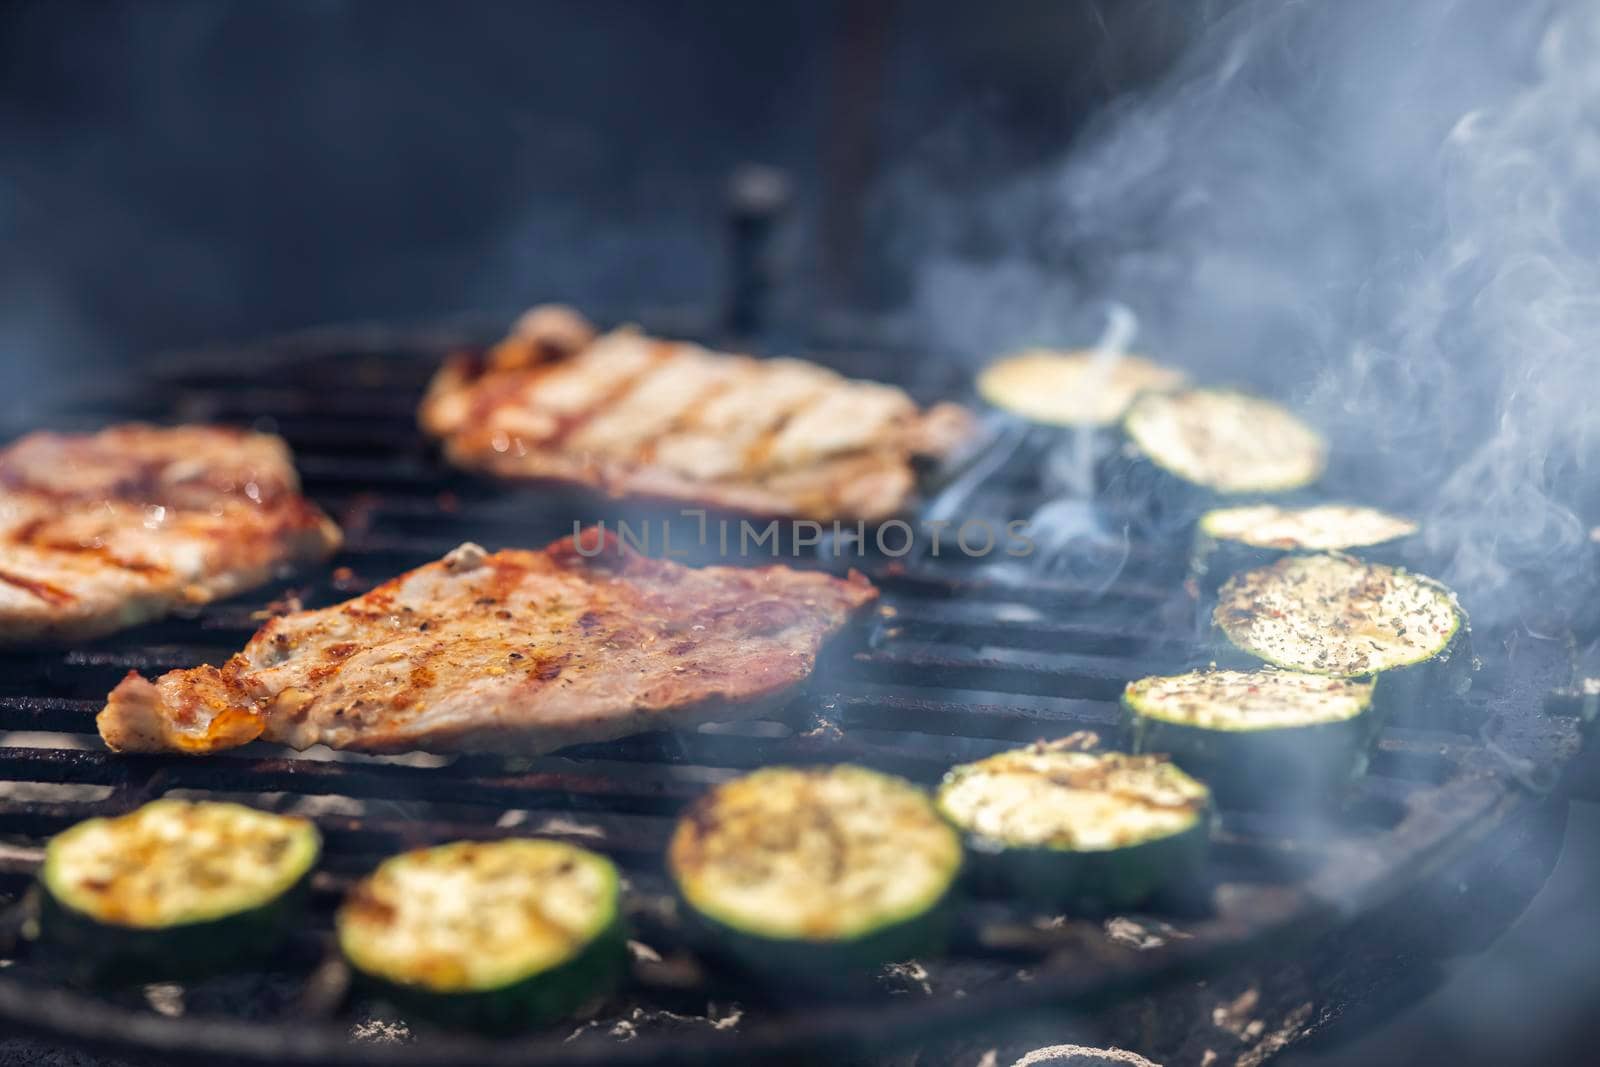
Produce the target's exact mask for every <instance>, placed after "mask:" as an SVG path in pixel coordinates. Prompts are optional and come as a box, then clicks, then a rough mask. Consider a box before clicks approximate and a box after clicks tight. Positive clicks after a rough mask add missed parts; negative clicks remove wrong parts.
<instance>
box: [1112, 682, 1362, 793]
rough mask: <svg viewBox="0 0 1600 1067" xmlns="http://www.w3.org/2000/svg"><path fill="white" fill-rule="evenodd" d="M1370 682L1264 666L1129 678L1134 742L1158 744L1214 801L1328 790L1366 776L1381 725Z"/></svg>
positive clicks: (1139, 748) (1126, 697)
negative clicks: (1202, 782) (1202, 783)
mask: <svg viewBox="0 0 1600 1067" xmlns="http://www.w3.org/2000/svg"><path fill="white" fill-rule="evenodd" d="M1374 686H1375V683H1374V682H1372V681H1363V680H1356V679H1349V678H1330V677H1328V676H1326V675H1321V674H1301V673H1298V672H1295V671H1280V670H1276V669H1273V668H1267V669H1263V670H1256V671H1232V670H1205V671H1191V672H1189V673H1188V674H1178V675H1167V676H1157V677H1151V678H1141V679H1139V680H1138V681H1136V682H1129V683H1128V687H1127V689H1126V690H1125V691H1124V692H1123V694H1122V706H1123V707H1124V708H1125V709H1126V710H1127V712H1128V714H1129V715H1130V716H1131V717H1132V720H1133V723H1132V732H1133V750H1134V751H1135V752H1162V753H1166V754H1167V755H1168V756H1170V757H1171V758H1172V759H1173V760H1174V761H1175V762H1177V764H1178V765H1179V766H1181V767H1183V768H1184V769H1185V770H1187V771H1189V772H1190V773H1192V774H1195V775H1198V776H1199V777H1200V778H1202V779H1204V780H1205V782H1206V784H1208V785H1209V786H1210V787H1211V790H1212V792H1213V793H1215V794H1216V796H1217V798H1218V799H1219V800H1222V801H1224V802H1227V803H1239V804H1248V805H1257V804H1270V805H1273V806H1278V805H1282V804H1283V803H1285V802H1287V801H1290V800H1293V799H1297V798H1298V799H1306V800H1317V799H1321V798H1325V797H1327V796H1329V795H1330V794H1333V793H1336V792H1337V791H1338V790H1339V789H1340V788H1342V787H1343V786H1346V785H1348V784H1349V783H1350V782H1351V781H1352V780H1354V779H1355V778H1357V777H1359V776H1360V775H1362V774H1364V773H1365V772H1366V769H1367V761H1368V758H1369V756H1370V754H1371V751H1372V744H1373V741H1374V740H1376V738H1377V735H1378V730H1379V728H1380V726H1381V722H1380V719H1379V717H1378V716H1377V715H1376V714H1374V713H1373V711H1372V696H1373V689H1374Z"/></svg>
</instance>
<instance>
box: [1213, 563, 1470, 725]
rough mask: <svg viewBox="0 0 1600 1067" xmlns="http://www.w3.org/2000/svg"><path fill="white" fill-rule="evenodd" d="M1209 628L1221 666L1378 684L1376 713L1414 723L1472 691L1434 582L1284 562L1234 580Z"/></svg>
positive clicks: (1461, 624)
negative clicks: (1379, 678) (1219, 639)
mask: <svg viewBox="0 0 1600 1067" xmlns="http://www.w3.org/2000/svg"><path fill="white" fill-rule="evenodd" d="M1212 620H1213V622H1214V624H1215V626H1216V628H1217V629H1218V630H1219V631H1220V633H1221V634H1222V636H1223V638H1224V639H1225V641H1226V644H1225V645H1224V646H1223V649H1222V651H1221V652H1220V653H1219V655H1220V658H1221V659H1222V660H1223V661H1224V662H1225V664H1226V665H1233V664H1235V663H1240V662H1242V663H1246V664H1248V663H1251V662H1252V661H1264V662H1266V663H1269V664H1271V665H1273V666H1276V667H1281V668H1283V669H1285V670H1291V671H1303V672H1305V673H1308V674H1322V675H1327V676H1329V677H1334V678H1364V677H1368V676H1370V675H1375V674H1380V673H1381V674H1383V675H1384V682H1383V685H1382V686H1381V687H1380V688H1379V690H1378V692H1377V694H1376V697H1375V704H1376V706H1377V708H1378V710H1379V711H1385V710H1392V711H1394V712H1396V713H1397V714H1408V715H1415V714H1417V713H1419V712H1421V711H1423V710H1426V709H1433V708H1438V707H1441V706H1443V705H1444V704H1445V703H1446V702H1447V701H1449V700H1450V699H1451V698H1454V697H1459V696H1461V695H1462V694H1464V693H1465V692H1466V690H1467V689H1468V688H1470V686H1471V684H1472V673H1471V672H1472V656H1471V655H1470V653H1469V652H1468V650H1467V647H1466V634H1467V629H1468V628H1467V624H1466V616H1465V614H1464V613H1463V612H1462V610H1461V606H1460V605H1459V604H1458V603H1457V602H1456V598H1455V594H1454V593H1452V592H1450V590H1448V589H1446V588H1445V587H1444V586H1443V585H1441V584H1439V583H1438V582H1436V581H1434V580H1433V579H1432V578H1425V577H1423V576H1422V575H1419V574H1412V573H1410V572H1408V571H1405V570H1403V569H1401V568H1398V567H1390V566H1387V565H1385V564H1382V563H1363V562H1362V561H1360V560H1357V559H1352V558H1351V557H1349V556H1341V555H1331V554H1330V555H1309V556H1285V557H1284V558H1283V559H1280V560H1279V561H1278V562H1276V563H1274V564H1272V565H1270V566H1267V567H1259V568H1257V569H1255V570H1250V571H1245V572H1243V573H1241V574H1236V575H1234V576H1233V577H1232V578H1229V579H1228V580H1227V582H1225V583H1224V584H1223V586H1222V588H1221V589H1220V590H1218V592H1217V606H1216V610H1215V611H1214V612H1213V614H1212Z"/></svg>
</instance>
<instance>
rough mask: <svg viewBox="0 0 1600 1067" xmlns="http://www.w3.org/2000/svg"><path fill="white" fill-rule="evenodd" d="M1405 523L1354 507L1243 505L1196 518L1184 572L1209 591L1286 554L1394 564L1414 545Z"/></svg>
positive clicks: (1411, 530) (1386, 514) (1414, 529)
mask: <svg viewBox="0 0 1600 1067" xmlns="http://www.w3.org/2000/svg"><path fill="white" fill-rule="evenodd" d="M1418 529H1419V527H1418V525H1417V524H1416V523H1415V522H1413V521H1411V520H1410V519H1406V518H1402V517H1401V516H1399V515H1391V514H1390V513H1389V512H1387V511H1380V510H1379V509H1377V508H1371V507H1364V506H1362V505H1359V504H1311V505H1308V506H1305V507H1284V506H1283V505H1281V504H1245V505H1241V506H1237V507H1228V508H1213V509H1212V510H1210V511H1208V512H1206V513H1205V514H1204V515H1202V516H1200V523H1199V526H1198V528H1197V530H1196V535H1195V549H1194V554H1193V557H1192V561H1191V566H1190V573H1191V574H1192V575H1193V576H1194V577H1195V578H1196V579H1197V580H1198V581H1199V582H1200V584H1201V586H1202V588H1206V587H1209V589H1210V590H1211V591H1213V592H1215V591H1216V589H1217V588H1218V587H1220V586H1221V585H1222V583H1223V582H1224V581H1226V580H1227V579H1228V577H1229V576H1230V575H1233V574H1237V573H1238V572H1239V571H1244V570H1250V569H1252V568H1254V567H1264V566H1266V565H1267V564H1269V563H1274V562H1276V561H1277V560H1278V559H1280V558H1281V557H1282V556H1284V555H1286V554H1288V553H1291V552H1339V553H1345V554H1348V555H1354V556H1359V557H1360V558H1362V559H1365V560H1370V561H1372V562H1374V563H1388V564H1390V565H1399V564H1400V563H1401V562H1403V561H1404V559H1405V556H1406V555H1407V554H1408V553H1407V552H1406V549H1407V548H1408V547H1409V546H1412V545H1413V544H1414V542H1415V540H1416V535H1417V531H1418Z"/></svg>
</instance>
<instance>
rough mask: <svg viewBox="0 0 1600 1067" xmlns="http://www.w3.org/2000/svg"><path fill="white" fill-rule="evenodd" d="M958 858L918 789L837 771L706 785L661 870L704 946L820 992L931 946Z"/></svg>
mask: <svg viewBox="0 0 1600 1067" xmlns="http://www.w3.org/2000/svg"><path fill="white" fill-rule="evenodd" d="M961 858H962V857H961V842H960V839H959V838H958V836H957V835H956V833H955V831H954V830H952V829H951V828H950V826H949V825H948V824H946V823H945V821H944V820H943V819H941V818H940V817H939V815H938V813H937V812H936V811H935V810H934V808H933V804H932V802H931V801H930V800H929V799H928V797H927V795H926V794H925V793H924V792H923V791H922V790H921V789H918V788H917V787H916V786H914V785H912V784H911V783H910V782H907V781H904V780H902V779H900V778H896V777H893V776H891V775H886V774H880V773H878V772H876V771H871V770H868V769H866V768H864V767H856V766H851V765H848V764H844V765H838V766H831V767H770V768H766V769H764V770H759V771H756V772H755V773H753V774H749V775H745V776H744V777H742V778H737V779H734V780H733V781H730V782H727V783H725V784H723V785H721V786H718V787H717V788H716V789H714V790H712V791H711V792H710V793H708V794H707V795H706V796H704V797H702V798H700V800H699V801H697V802H696V803H695V804H694V805H693V806H692V807H691V808H690V809H689V810H688V812H687V813H686V814H685V815H684V817H683V819H682V820H681V821H680V822H679V823H678V826H677V829H676V831H675V832H674V833H673V836H672V842H671V845H670V847H669V849H668V852H667V866H668V871H669V873H670V875H671V877H672V880H673V882H674V883H675V884H676V886H677V889H678V893H679V894H680V896H681V898H682V901H683V903H684V905H685V906H686V907H687V909H688V911H689V913H690V914H691V915H692V916H693V917H694V918H695V919H696V920H697V921H698V923H699V925H700V926H701V928H702V930H703V932H704V933H705V934H706V935H707V936H708V939H709V940H710V942H711V943H712V945H713V947H714V949H715V950H716V951H717V952H719V953H720V954H722V955H724V956H726V957H727V958H729V959H730V960H731V961H733V962H734V963H736V964H737V965H739V966H740V967H742V968H743V969H744V970H746V971H748V972H752V973H754V974H756V975H758V976H760V977H763V978H766V979H769V980H773V981H776V982H779V983H781V984H788V985H793V986H798V987H802V988H804V987H811V988H815V989H819V990H821V989H824V988H830V987H831V988H833V989H847V988H849V986H850V985H851V981H850V976H852V975H857V976H859V975H860V974H862V973H863V972H867V971H870V970H872V969H874V968H877V967H879V966H881V965H883V964H885V963H889V962H893V961H898V960H904V959H909V958H911V957H914V956H918V955H923V954H927V953H932V952H936V951H938V950H939V949H940V948H941V947H942V944H943V940H944V936H945V926H946V920H947V918H948V914H947V907H946V904H947V901H948V898H949V896H950V892H951V889H952V887H953V886H954V884H955V882H956V879H957V876H958V875H959V873H960V870H961Z"/></svg>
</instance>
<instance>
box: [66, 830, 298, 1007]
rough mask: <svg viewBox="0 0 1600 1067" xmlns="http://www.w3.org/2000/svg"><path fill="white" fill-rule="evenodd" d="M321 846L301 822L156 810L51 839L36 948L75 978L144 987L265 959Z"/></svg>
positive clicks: (288, 925)
mask: <svg viewBox="0 0 1600 1067" xmlns="http://www.w3.org/2000/svg"><path fill="white" fill-rule="evenodd" d="M320 851H321V839H320V837H319V835H318V834H317V830H316V827H314V826H313V825H312V824H311V823H309V822H308V821H306V820H305V819H300V818H294V817H291V816H286V815H273V814H270V813H268V812H264V811H256V810H255V809H254V808H247V807H244V806H243V805H240V804H223V803H215V802H192V801H186V800H157V801H153V802H151V803H149V804H146V805H144V806H143V807H141V808H139V809H137V810H135V811H133V812H130V813H129V814H127V815H122V816H118V817H116V818H107V819H90V820H88V821H87V822H81V823H79V824H77V825H76V826H73V827H71V828H70V829H68V830H65V831H63V832H62V833H60V834H57V835H56V836H55V837H53V838H51V840H50V843H49V844H48V845H47V846H46V848H45V856H44V865H43V866H42V867H41V868H40V871H39V882H40V886H41V888H42V890H43V892H42V893H41V898H42V906H41V910H40V923H39V935H40V938H41V940H42V941H44V942H46V943H49V944H51V945H53V946H55V947H57V948H59V949H61V950H62V951H63V953H64V954H70V958H71V965H72V966H74V967H77V968H80V969H81V970H82V971H83V972H84V976H85V977H89V978H92V979H94V980H103V981H135V980H142V981H150V980H155V979H159V978H184V977H194V976H198V975H203V974H208V973H212V972H215V971H219V970H224V969H227V968H229V967H234V966H241V967H242V966H249V965H251V964H255V963H260V962H262V961H264V960H265V959H267V958H268V957H269V956H270V955H271V954H272V952H273V950H274V949H276V948H277V947H278V945H279V944H280V943H281V941H282V939H283V936H284V934H285V933H286V932H287V931H288V930H289V929H290V928H291V927H292V925H293V919H294V913H295V912H296V911H297V910H298V908H299V906H300V904H301V902H302V898H303V896H304V889H305V886H306V883H307V882H308V881H309V876H310V873H311V870H312V868H313V867H315V866H316V862H317V856H318V854H319V853H320Z"/></svg>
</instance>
